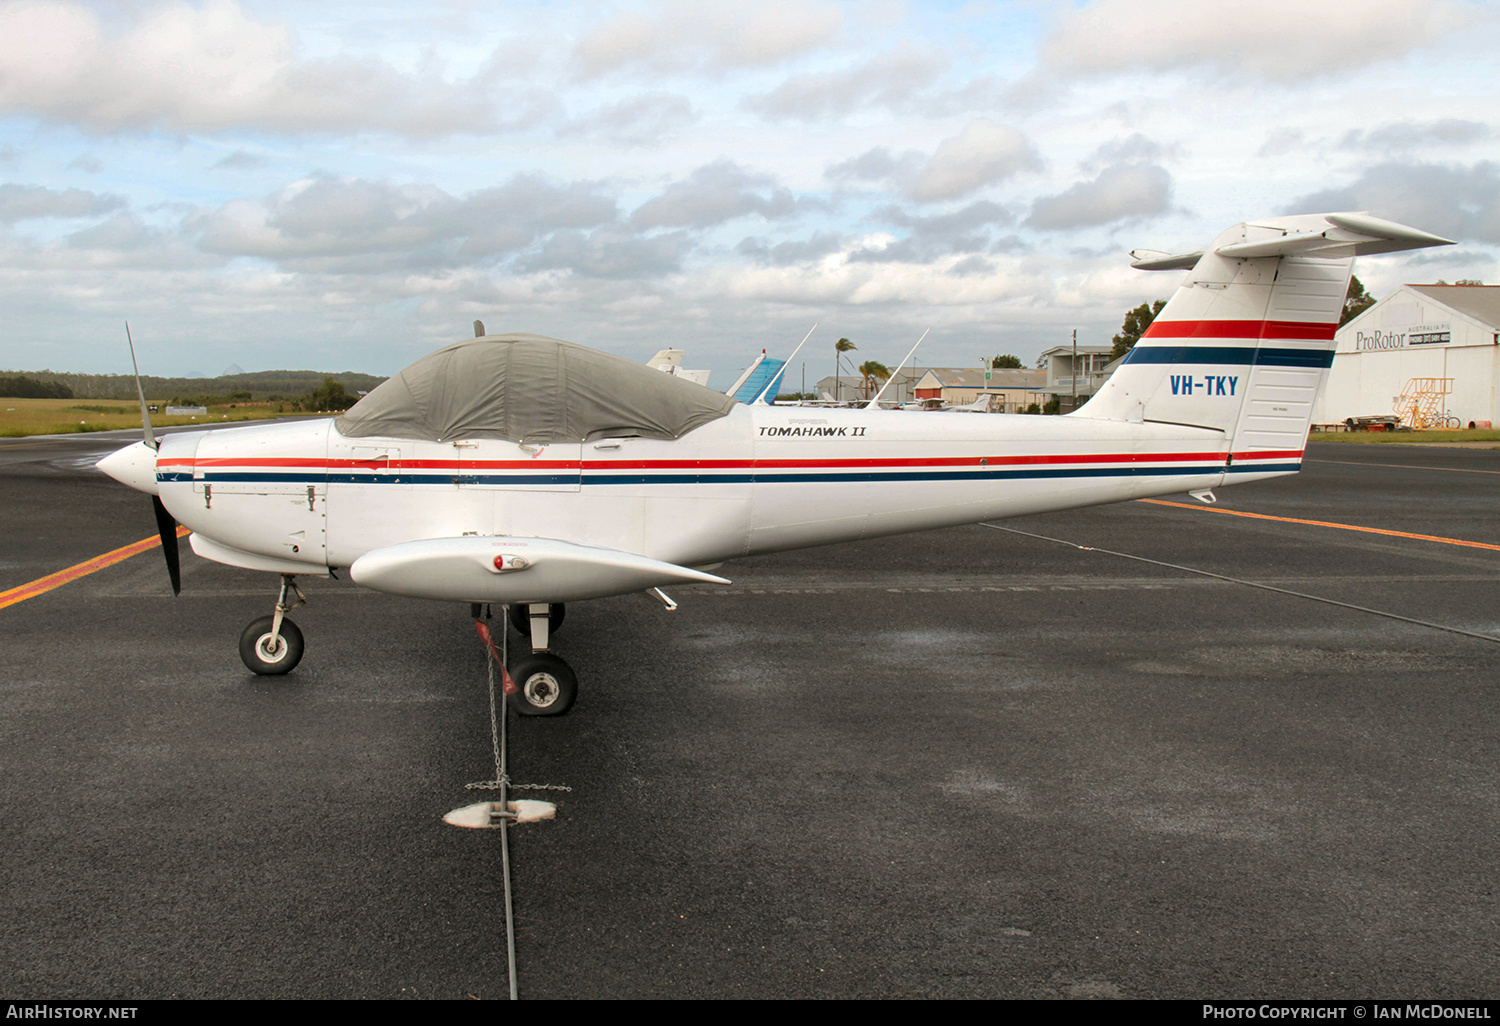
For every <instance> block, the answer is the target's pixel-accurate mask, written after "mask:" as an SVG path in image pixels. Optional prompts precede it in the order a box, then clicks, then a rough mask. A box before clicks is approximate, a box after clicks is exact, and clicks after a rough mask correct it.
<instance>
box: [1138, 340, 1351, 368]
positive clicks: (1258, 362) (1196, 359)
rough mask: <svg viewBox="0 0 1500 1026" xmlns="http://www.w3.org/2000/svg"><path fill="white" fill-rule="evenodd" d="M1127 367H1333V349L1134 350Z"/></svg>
mask: <svg viewBox="0 0 1500 1026" xmlns="http://www.w3.org/2000/svg"><path fill="white" fill-rule="evenodd" d="M1125 362H1126V363H1129V364H1147V363H1174V364H1175V363H1194V364H1223V365H1226V366H1241V367H1250V366H1255V367H1332V366H1333V350H1332V349H1252V348H1250V347H1248V346H1139V345H1138V346H1136V347H1135V348H1134V349H1132V350H1131V351H1130V355H1129V356H1127V357H1126V358H1125Z"/></svg>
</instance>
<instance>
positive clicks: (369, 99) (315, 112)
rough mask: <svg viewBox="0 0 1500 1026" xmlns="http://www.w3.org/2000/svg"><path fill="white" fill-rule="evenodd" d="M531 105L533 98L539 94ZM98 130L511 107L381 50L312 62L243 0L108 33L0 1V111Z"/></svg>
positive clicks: (168, 11)
mask: <svg viewBox="0 0 1500 1026" xmlns="http://www.w3.org/2000/svg"><path fill="white" fill-rule="evenodd" d="M532 105H533V106H534V104H532ZM5 112H10V113H28V114H34V115H37V116H40V117H43V118H47V119H49V120H53V121H62V122H71V123H76V124H78V125H81V126H83V127H85V128H88V129H90V130H94V131H114V130H118V129H143V128H164V129H167V130H170V131H219V130H223V129H225V128H229V127H232V126H251V127H256V128H262V129H269V130H275V131H284V132H329V131H349V130H362V129H377V130H387V131H395V132H400V133H404V134H409V135H414V136H434V135H444V134H449V133H454V132H483V131H489V130H494V129H496V128H498V127H501V125H502V124H503V122H504V121H505V120H506V119H505V112H503V111H499V110H497V109H496V108H495V106H494V105H493V104H491V103H490V102H489V101H488V100H487V98H486V96H485V95H484V93H483V91H482V90H481V89H479V88H478V87H477V85H476V84H475V83H472V82H470V83H457V84H450V83H447V82H443V81H438V80H431V79H415V78H411V77H408V76H404V75H402V74H400V73H398V72H397V71H396V70H395V69H393V68H392V67H390V66H389V65H388V64H385V63H383V62H381V61H379V60H376V59H373V58H364V59H359V60H342V61H338V62H318V61H306V60H302V59H300V58H299V57H298V56H297V53H296V46H295V43H294V40H293V38H292V34H291V32H290V30H289V29H288V28H287V27H286V26H285V25H282V24H273V23H265V22H259V21H256V20H254V19H253V18H251V17H249V16H247V15H246V14H245V12H244V11H243V10H242V9H241V8H240V6H239V4H238V3H236V2H235V0H209V2H208V3H205V4H204V5H203V6H202V7H201V8H194V7H190V6H188V5H186V4H182V3H175V4H167V5H164V6H161V7H157V8H154V9H152V10H151V11H150V12H149V13H147V14H146V15H145V16H143V17H142V18H141V19H140V20H139V21H137V22H135V23H134V24H133V25H132V26H131V27H130V28H128V29H127V30H125V31H124V32H122V33H119V34H114V35H111V34H109V33H107V32H106V30H105V27H104V25H103V24H102V23H101V21H100V20H99V19H98V18H97V17H96V16H95V15H94V14H93V13H92V12H91V11H90V10H88V9H87V8H85V7H83V6H81V5H78V4H70V3H16V4H11V5H9V6H6V7H4V8H0V113H5Z"/></svg>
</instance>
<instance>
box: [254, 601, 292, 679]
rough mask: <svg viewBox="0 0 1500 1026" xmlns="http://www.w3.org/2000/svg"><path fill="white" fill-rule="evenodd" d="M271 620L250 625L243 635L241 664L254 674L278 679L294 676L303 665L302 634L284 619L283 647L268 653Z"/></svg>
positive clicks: (282, 629) (282, 628)
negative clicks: (296, 670)
mask: <svg viewBox="0 0 1500 1026" xmlns="http://www.w3.org/2000/svg"><path fill="white" fill-rule="evenodd" d="M274 620H275V617H272V616H263V617H261V618H260V619H259V620H252V621H250V626H248V627H246V628H245V633H244V634H241V635H240V660H241V661H242V662H243V663H244V664H245V667H246V668H247V669H248V670H249V671H250V672H251V673H259V674H261V675H263V676H267V677H279V676H281V675H282V674H283V673H291V672H292V668H293V667H295V666H296V665H297V664H298V663H300V662H301V661H302V632H301V631H300V630H298V629H297V625H296V624H294V623H292V621H290V620H288V619H287V618H286V617H282V619H281V632H280V634H279V635H278V640H279V642H280V644H279V645H278V647H277V650H276V651H272V652H267V651H266V650H265V646H264V642H266V641H268V640H269V639H270V637H271V624H272V622H273V621H274Z"/></svg>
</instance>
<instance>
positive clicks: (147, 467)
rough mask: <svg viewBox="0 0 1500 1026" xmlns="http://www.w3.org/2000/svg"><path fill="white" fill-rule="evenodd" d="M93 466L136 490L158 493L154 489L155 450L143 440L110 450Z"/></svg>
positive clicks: (150, 493) (149, 493)
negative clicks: (118, 449) (116, 449)
mask: <svg viewBox="0 0 1500 1026" xmlns="http://www.w3.org/2000/svg"><path fill="white" fill-rule="evenodd" d="M94 466H96V467H98V468H99V469H100V470H102V471H104V472H105V473H106V474H108V475H109V476H110V477H112V478H114V479H115V480H116V481H118V482H120V483H121V484H127V485H129V486H130V487H132V488H134V489H135V490H136V491H138V492H145V493H147V494H148V495H157V494H159V493H158V492H157V490H156V450H155V449H153V448H151V447H150V446H149V445H147V444H146V443H145V442H136V443H135V444H134V445H127V446H126V447H125V448H123V449H121V450H120V451H119V452H112V453H110V454H109V455H108V456H106V457H104V459H102V460H100V461H99V462H98V463H95V464H94Z"/></svg>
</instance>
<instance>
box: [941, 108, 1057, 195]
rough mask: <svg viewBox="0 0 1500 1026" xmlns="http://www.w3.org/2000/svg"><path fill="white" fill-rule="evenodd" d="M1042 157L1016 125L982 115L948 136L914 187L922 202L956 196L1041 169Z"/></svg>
mask: <svg viewBox="0 0 1500 1026" xmlns="http://www.w3.org/2000/svg"><path fill="white" fill-rule="evenodd" d="M1041 166H1042V160H1041V157H1040V156H1038V155H1037V152H1036V150H1035V149H1033V148H1032V145H1031V143H1030V142H1028V141H1027V139H1026V137H1025V136H1024V135H1022V134H1021V133H1020V132H1018V131H1016V130H1015V129H1014V128H1009V127H1007V126H1005V125H997V124H995V123H994V122H991V121H986V120H984V119H982V118H979V119H976V120H974V121H970V122H969V123H968V124H967V125H965V126H964V129H963V131H962V132H960V133H959V134H958V135H956V136H954V137H953V138H951V139H945V140H943V142H942V143H941V144H940V145H939V146H938V148H937V152H936V153H934V154H933V155H932V159H931V160H929V161H928V162H927V166H926V167H924V168H923V169H922V171H921V173H920V174H919V175H918V176H917V180H916V181H915V183H913V185H912V188H911V195H912V198H913V199H915V200H917V201H918V202H921V203H932V202H935V201H937V200H948V199H957V198H958V197H960V196H965V195H967V194H969V193H971V192H974V191H975V190H977V189H981V188H983V187H984V186H986V185H989V184H991V183H993V182H998V181H1000V180H1002V179H1005V178H1009V177H1011V176H1012V175H1015V174H1017V173H1018V172H1021V171H1033V170H1040V169H1041Z"/></svg>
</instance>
